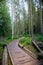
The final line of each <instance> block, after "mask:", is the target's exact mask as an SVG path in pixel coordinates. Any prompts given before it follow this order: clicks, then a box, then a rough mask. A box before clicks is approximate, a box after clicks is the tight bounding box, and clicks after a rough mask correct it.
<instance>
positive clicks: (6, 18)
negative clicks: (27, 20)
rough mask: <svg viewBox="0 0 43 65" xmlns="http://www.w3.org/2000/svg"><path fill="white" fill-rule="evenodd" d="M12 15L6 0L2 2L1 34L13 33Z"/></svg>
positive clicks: (0, 11)
mask: <svg viewBox="0 0 43 65" xmlns="http://www.w3.org/2000/svg"><path fill="white" fill-rule="evenodd" d="M10 25H11V24H10V15H9V13H8V7H7V5H6V0H2V1H1V2H0V36H8V35H10V34H11V33H10V32H11V28H10V27H11V26H10Z"/></svg>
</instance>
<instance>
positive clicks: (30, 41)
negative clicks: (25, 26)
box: [20, 37, 32, 45]
mask: <svg viewBox="0 0 43 65" xmlns="http://www.w3.org/2000/svg"><path fill="white" fill-rule="evenodd" d="M20 43H21V44H25V45H26V44H31V43H32V39H31V38H30V37H24V38H23V39H21V40H20Z"/></svg>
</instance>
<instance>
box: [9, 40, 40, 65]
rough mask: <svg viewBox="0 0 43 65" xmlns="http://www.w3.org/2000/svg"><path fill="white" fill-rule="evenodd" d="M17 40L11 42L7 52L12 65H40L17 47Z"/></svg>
mask: <svg viewBox="0 0 43 65" xmlns="http://www.w3.org/2000/svg"><path fill="white" fill-rule="evenodd" d="M18 43H19V40H15V41H13V42H11V44H9V46H8V52H9V55H10V58H11V61H12V64H13V65H41V64H40V63H39V62H38V60H35V59H33V58H32V57H31V56H30V55H28V54H26V53H25V52H24V51H23V50H22V49H21V48H19V46H18Z"/></svg>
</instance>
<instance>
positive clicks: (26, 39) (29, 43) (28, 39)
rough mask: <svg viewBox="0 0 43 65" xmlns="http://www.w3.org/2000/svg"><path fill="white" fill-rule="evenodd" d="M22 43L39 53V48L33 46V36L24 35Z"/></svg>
mask: <svg viewBox="0 0 43 65" xmlns="http://www.w3.org/2000/svg"><path fill="white" fill-rule="evenodd" d="M20 44H21V45H23V46H24V47H26V48H27V49H29V50H31V51H32V52H33V53H35V54H36V55H38V50H37V49H36V48H35V47H34V46H33V44H32V38H31V37H24V38H23V39H21V40H20Z"/></svg>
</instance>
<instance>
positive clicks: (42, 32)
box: [39, 1, 43, 34]
mask: <svg viewBox="0 0 43 65" xmlns="http://www.w3.org/2000/svg"><path fill="white" fill-rule="evenodd" d="M39 3H40V25H41V34H43V27H42V8H41V6H42V3H41V1H39Z"/></svg>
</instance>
